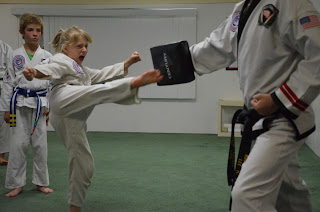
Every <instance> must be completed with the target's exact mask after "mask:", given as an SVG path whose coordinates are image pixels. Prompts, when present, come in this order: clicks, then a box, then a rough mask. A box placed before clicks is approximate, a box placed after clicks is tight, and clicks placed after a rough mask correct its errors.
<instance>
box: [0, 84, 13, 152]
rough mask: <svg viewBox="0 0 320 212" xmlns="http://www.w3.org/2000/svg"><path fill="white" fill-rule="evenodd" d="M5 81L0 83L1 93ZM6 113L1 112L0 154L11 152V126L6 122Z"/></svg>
mask: <svg viewBox="0 0 320 212" xmlns="http://www.w3.org/2000/svg"><path fill="white" fill-rule="evenodd" d="M2 83H3V81H2V80H1V81H0V91H1V89H2ZM0 101H1V100H0ZM4 113H5V112H4V111H0V154H2V153H7V152H9V148H10V142H9V139H10V132H11V131H10V125H9V124H7V123H6V122H5V121H4Z"/></svg>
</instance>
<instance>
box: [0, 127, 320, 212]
mask: <svg viewBox="0 0 320 212" xmlns="http://www.w3.org/2000/svg"><path fill="white" fill-rule="evenodd" d="M88 138H89V141H90V146H91V150H92V152H93V156H94V158H95V166H96V170H95V173H94V177H93V180H92V185H91V187H90V188H89V191H88V194H87V198H86V201H85V204H84V207H83V212H122V211H124V212H127V211H128V212H149V211H150V212H151V211H156V212H162V211H164V212H171V211H172V212H209V211H210V212H227V211H228V205H229V195H230V188H229V187H228V186H227V179H226V164H227V155H228V147H229V139H228V138H221V137H217V136H216V135H196V134H147V133H101V132H90V133H88ZM236 151H238V148H237V150H236ZM48 152H49V156H48V166H49V174H50V188H52V189H54V193H52V194H47V195H45V194H42V193H41V192H38V191H36V190H35V186H34V185H33V184H32V183H31V174H32V173H31V172H32V152H31V150H30V151H29V157H28V169H27V185H26V186H25V187H24V191H23V193H22V194H20V195H18V196H17V197H14V198H7V197H5V196H4V195H5V194H6V193H7V192H9V191H10V190H8V189H5V188H4V180H5V173H6V167H4V166H1V167H0V212H67V211H68V204H67V200H66V197H67V183H68V182H67V181H68V180H67V175H68V174H67V153H66V150H65V149H64V147H63V145H62V143H61V142H60V141H59V139H58V138H57V135H56V134H55V132H49V133H48ZM299 156H300V164H301V166H302V174H303V178H304V180H305V181H306V183H307V185H308V187H309V189H310V192H311V197H312V203H313V208H314V212H319V211H320V190H319V189H320V180H319V179H320V158H319V157H318V156H316V155H315V154H314V153H313V152H312V151H311V150H310V149H309V147H308V146H306V145H304V146H303V147H302V149H301V150H300V152H299Z"/></svg>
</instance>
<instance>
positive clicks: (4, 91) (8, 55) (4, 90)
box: [0, 46, 15, 111]
mask: <svg viewBox="0 0 320 212" xmlns="http://www.w3.org/2000/svg"><path fill="white" fill-rule="evenodd" d="M3 53H4V54H1V55H2V56H1V61H5V64H4V66H3V68H4V71H5V74H4V76H3V83H2V86H1V105H0V108H1V110H2V111H10V100H11V96H12V94H13V80H14V78H15V72H14V68H13V64H12V61H13V51H12V49H11V47H9V46H7V47H6V49H5V52H3Z"/></svg>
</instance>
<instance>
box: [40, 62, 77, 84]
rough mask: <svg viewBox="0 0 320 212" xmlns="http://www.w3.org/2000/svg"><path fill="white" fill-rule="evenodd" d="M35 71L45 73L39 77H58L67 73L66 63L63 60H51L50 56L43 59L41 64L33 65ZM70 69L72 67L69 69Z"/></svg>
mask: <svg viewBox="0 0 320 212" xmlns="http://www.w3.org/2000/svg"><path fill="white" fill-rule="evenodd" d="M34 68H35V69H37V71H39V72H41V73H42V74H44V75H46V77H44V78H41V79H48V80H49V79H60V78H61V77H62V76H64V75H66V74H68V70H70V69H68V64H67V63H63V62H52V58H49V59H47V60H45V61H43V63H42V64H40V65H36V66H35V67H34ZM71 70H72V69H71Z"/></svg>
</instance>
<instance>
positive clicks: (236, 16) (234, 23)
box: [230, 11, 240, 32]
mask: <svg viewBox="0 0 320 212" xmlns="http://www.w3.org/2000/svg"><path fill="white" fill-rule="evenodd" d="M239 19H240V12H239V11H237V12H234V13H233V15H232V23H231V25H230V30H231V31H232V32H235V31H237V29H238V26H239Z"/></svg>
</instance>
